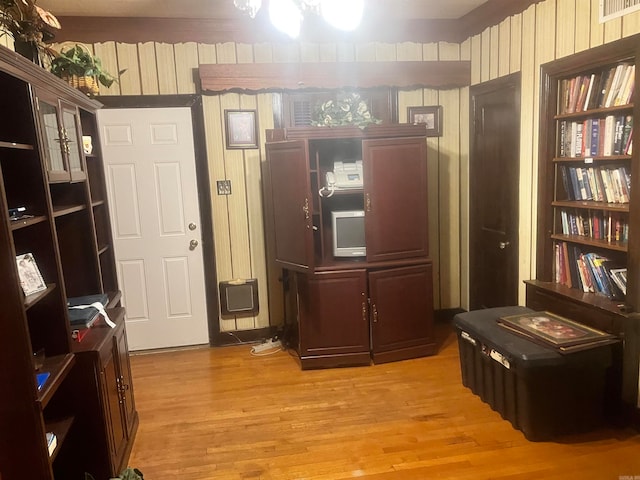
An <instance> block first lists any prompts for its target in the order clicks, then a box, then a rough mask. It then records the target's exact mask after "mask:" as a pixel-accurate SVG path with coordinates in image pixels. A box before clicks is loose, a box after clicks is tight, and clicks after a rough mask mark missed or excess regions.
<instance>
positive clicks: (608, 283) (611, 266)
mask: <svg viewBox="0 0 640 480" xmlns="http://www.w3.org/2000/svg"><path fill="white" fill-rule="evenodd" d="M553 270H554V272H553V273H554V281H555V282H556V283H559V284H561V285H566V286H567V287H569V288H576V289H578V290H582V291H583V292H584V293H597V294H601V295H604V296H606V297H608V298H610V299H614V300H623V299H624V296H625V295H626V269H622V268H621V267H620V266H619V264H618V263H617V262H614V261H613V260H611V259H609V258H608V257H605V256H603V255H601V254H598V253H594V252H583V251H582V250H581V249H580V248H579V247H577V246H574V245H571V244H569V243H568V242H556V243H555V244H554V261H553ZM614 275H616V277H617V278H616V277H614Z"/></svg>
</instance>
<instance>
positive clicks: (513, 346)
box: [453, 306, 612, 369]
mask: <svg viewBox="0 0 640 480" xmlns="http://www.w3.org/2000/svg"><path fill="white" fill-rule="evenodd" d="M534 311H535V310H531V309H530V308H527V307H520V306H515V307H498V308H487V309H483V310H472V311H470V312H465V313H459V314H457V315H456V316H455V317H453V323H454V325H455V326H456V328H458V329H459V330H460V331H461V332H465V333H466V334H467V335H468V337H470V338H471V339H473V340H476V341H479V342H480V343H481V344H482V345H485V346H486V347H489V348H490V349H494V350H495V351H497V352H499V353H500V354H501V355H502V356H503V357H505V358H506V359H507V360H508V361H509V363H510V364H511V366H512V367H511V368H513V366H516V367H517V368H518V369H528V368H535V367H542V366H553V365H565V366H570V365H578V364H579V365H582V364H584V363H585V362H595V363H597V364H599V365H600V366H605V367H606V366H609V365H611V361H612V359H611V345H610V344H605V345H597V346H594V347H593V348H589V349H586V350H580V351H577V352H571V353H564V354H562V353H559V352H558V351H556V350H554V349H553V348H552V347H546V346H544V345H540V344H538V343H535V342H533V341H531V340H528V339H526V338H524V337H521V336H519V335H517V334H515V333H511V332H510V331H508V330H507V329H505V328H504V327H501V326H500V325H498V322H497V320H498V319H499V318H500V317H506V316H509V315H518V314H522V313H533V312H534ZM458 341H460V342H463V341H468V340H465V339H464V338H460V339H459V340H458ZM478 348H481V346H480V345H478Z"/></svg>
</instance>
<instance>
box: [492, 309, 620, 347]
mask: <svg viewBox="0 0 640 480" xmlns="http://www.w3.org/2000/svg"><path fill="white" fill-rule="evenodd" d="M498 322H499V323H500V325H501V326H503V327H506V328H508V329H510V330H512V331H514V332H515V333H520V334H523V335H525V336H527V337H529V338H531V339H533V340H541V341H542V342H544V343H545V344H547V345H550V346H552V347H556V348H559V349H563V348H571V347H575V346H578V345H588V344H593V343H600V342H602V341H609V340H612V339H614V338H615V337H614V336H613V335H610V334H608V333H605V332H601V331H600V330H596V329H594V328H590V327H587V326H586V325H582V324H581V323H577V322H574V321H572V320H569V319H568V318H564V317H561V316H559V315H555V314H553V313H550V312H533V313H525V314H520V315H511V316H508V317H502V318H500V319H499V320H498Z"/></svg>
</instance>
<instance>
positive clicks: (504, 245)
mask: <svg viewBox="0 0 640 480" xmlns="http://www.w3.org/2000/svg"><path fill="white" fill-rule="evenodd" d="M508 246H509V242H500V243H498V247H499V248H500V250H504V249H505V248H507V247H508Z"/></svg>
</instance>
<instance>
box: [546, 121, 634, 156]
mask: <svg viewBox="0 0 640 480" xmlns="http://www.w3.org/2000/svg"><path fill="white" fill-rule="evenodd" d="M632 151H633V116H632V115H607V116H606V117H604V118H590V119H588V120H584V121H579V122H578V121H575V122H571V121H566V120H563V121H561V122H560V140H559V143H558V155H559V156H560V157H571V158H577V157H610V156H612V155H631V152H632Z"/></svg>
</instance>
